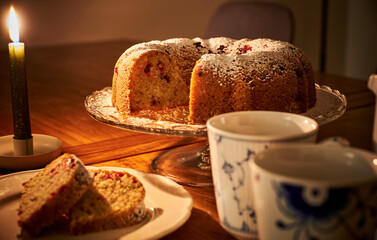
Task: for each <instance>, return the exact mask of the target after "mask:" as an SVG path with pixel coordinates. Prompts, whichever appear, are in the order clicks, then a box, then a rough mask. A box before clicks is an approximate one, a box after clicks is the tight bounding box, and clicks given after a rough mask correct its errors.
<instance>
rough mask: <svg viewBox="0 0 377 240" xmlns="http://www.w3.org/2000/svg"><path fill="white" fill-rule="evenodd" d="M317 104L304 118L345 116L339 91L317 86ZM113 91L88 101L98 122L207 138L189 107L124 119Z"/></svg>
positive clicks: (323, 119)
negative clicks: (191, 119) (192, 118)
mask: <svg viewBox="0 0 377 240" xmlns="http://www.w3.org/2000/svg"><path fill="white" fill-rule="evenodd" d="M316 90H317V103H316V105H315V106H314V107H313V108H311V109H309V111H308V112H306V113H303V114H302V115H304V116H308V117H311V118H313V119H314V120H316V121H317V122H318V124H319V125H323V124H326V123H328V122H331V121H333V120H335V119H337V118H339V117H340V116H342V115H343V114H344V112H345V111H346V108H347V100H346V97H345V96H344V95H343V94H341V93H340V92H339V91H338V90H334V89H331V88H330V87H328V86H325V85H322V86H320V85H318V84H316ZM111 95H112V89H111V87H106V88H104V89H102V90H100V91H95V92H93V93H92V94H91V95H89V96H87V97H86V99H85V108H86V110H87V111H88V112H89V114H90V115H91V116H92V117H93V118H94V119H96V120H98V121H100V122H102V123H106V124H109V125H112V126H114V127H118V128H124V129H128V130H134V131H141V132H146V133H154V134H166V135H177V136H188V137H207V128H206V126H205V125H191V124H187V116H188V107H178V108H174V109H167V110H163V111H150V110H149V111H142V112H140V113H139V114H138V115H137V116H129V117H127V118H123V117H121V116H120V115H119V114H118V112H117V111H116V109H115V108H114V107H113V106H112V103H111Z"/></svg>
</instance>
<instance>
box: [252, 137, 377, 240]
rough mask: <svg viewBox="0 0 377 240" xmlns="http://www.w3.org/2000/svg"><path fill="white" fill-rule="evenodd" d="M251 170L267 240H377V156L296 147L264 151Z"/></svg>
mask: <svg viewBox="0 0 377 240" xmlns="http://www.w3.org/2000/svg"><path fill="white" fill-rule="evenodd" d="M250 168H251V171H252V178H253V179H252V189H253V197H254V201H255V208H256V215H257V219H258V231H259V236H260V239H261V240H269V239H292V240H304V239H305V240H306V239H318V240H330V239H331V240H351V239H352V240H354V239H360V240H361V239H365V240H366V239H375V230H376V220H377V174H376V173H377V155H374V154H373V153H369V152H365V151H362V150H358V149H355V148H348V147H340V146H326V145H321V144H318V145H314V144H313V145H311V144H308V145H300V146H294V145H291V146H286V147H284V148H275V149H270V150H266V151H263V152H260V153H259V154H258V155H257V156H256V157H255V158H254V160H253V161H252V162H251V163H250Z"/></svg>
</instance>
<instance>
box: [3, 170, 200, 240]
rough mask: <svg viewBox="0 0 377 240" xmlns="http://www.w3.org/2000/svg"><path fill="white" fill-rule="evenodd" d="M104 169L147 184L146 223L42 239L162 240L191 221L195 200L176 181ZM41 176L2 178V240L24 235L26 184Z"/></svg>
mask: <svg viewBox="0 0 377 240" xmlns="http://www.w3.org/2000/svg"><path fill="white" fill-rule="evenodd" d="M88 168H91V169H96V168H94V167H88ZM101 169H107V170H115V171H127V172H129V173H130V174H132V175H134V176H136V177H137V178H138V179H139V180H140V181H141V182H142V183H143V185H144V188H145V190H146V196H145V199H144V202H145V205H146V207H147V208H148V209H149V210H148V216H147V217H146V219H144V220H143V221H142V222H141V223H139V224H137V225H134V226H131V227H127V228H120V229H115V230H108V231H102V232H97V233H90V234H85V235H81V236H71V235H68V234H67V233H65V232H62V231H55V232H53V231H46V232H44V233H42V234H41V237H40V238H39V239H51V238H53V239H91V240H92V239H93V240H96V239H122V240H127V239H158V238H161V237H163V236H165V235H167V234H169V233H171V232H173V231H175V230H176V229H178V228H179V227H180V226H182V225H183V223H185V222H186V221H187V219H188V218H189V217H190V215H191V209H192V206H193V200H192V197H191V196H190V194H189V193H188V192H187V191H186V190H185V189H184V188H183V187H182V186H180V185H178V184H177V183H175V182H173V181H172V180H169V179H167V178H165V177H162V176H160V175H156V174H148V173H143V172H139V171H136V170H133V169H128V168H113V167H101ZM37 172H38V170H33V171H25V172H19V173H14V174H9V175H6V176H3V177H0V239H7V240H8V239H9V240H10V239H17V235H18V234H19V233H20V228H19V227H18V225H17V218H18V217H17V208H18V200H19V198H20V196H21V190H22V183H23V182H25V181H27V180H28V179H29V178H30V177H32V176H34V175H35V174H36V173H37Z"/></svg>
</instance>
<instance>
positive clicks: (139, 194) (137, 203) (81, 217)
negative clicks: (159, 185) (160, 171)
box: [69, 170, 147, 235]
mask: <svg viewBox="0 0 377 240" xmlns="http://www.w3.org/2000/svg"><path fill="white" fill-rule="evenodd" d="M90 171H91V172H92V173H93V174H94V181H93V183H92V184H91V186H90V188H89V189H88V190H87V192H86V193H85V194H84V196H83V197H82V198H81V199H80V200H79V201H78V202H77V203H76V204H75V205H74V206H73V207H72V209H71V211H70V214H69V218H70V223H69V232H70V234H75V235H78V234H84V233H90V232H97V231H102V230H109V229H115V228H120V227H127V226H131V225H133V224H136V223H138V222H140V221H141V220H142V219H143V218H144V217H145V216H146V213H147V211H146V208H145V206H144V202H143V200H144V197H145V189H144V187H143V185H142V183H141V182H140V181H139V180H138V179H137V178H136V177H134V176H133V175H131V174H129V173H127V172H119V171H108V170H90Z"/></svg>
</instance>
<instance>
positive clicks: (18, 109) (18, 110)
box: [9, 42, 31, 139]
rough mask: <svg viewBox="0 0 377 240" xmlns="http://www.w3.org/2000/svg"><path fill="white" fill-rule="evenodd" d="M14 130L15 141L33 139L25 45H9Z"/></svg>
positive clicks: (16, 43) (18, 43)
mask: <svg viewBox="0 0 377 240" xmlns="http://www.w3.org/2000/svg"><path fill="white" fill-rule="evenodd" d="M9 62H10V80H11V93H12V110H13V129H14V138H15V139H28V138H31V128H30V117H29V102H28V90H27V82H26V69H25V50H24V44H23V43H20V42H13V43H9Z"/></svg>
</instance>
